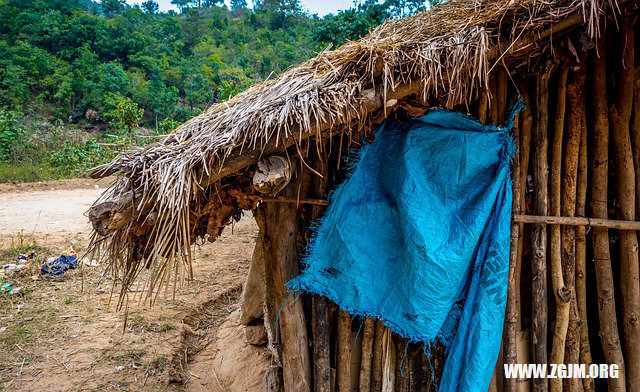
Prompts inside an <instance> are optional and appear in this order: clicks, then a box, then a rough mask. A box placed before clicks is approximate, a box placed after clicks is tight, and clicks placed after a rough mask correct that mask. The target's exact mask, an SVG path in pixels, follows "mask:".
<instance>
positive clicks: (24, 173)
mask: <svg viewBox="0 0 640 392" xmlns="http://www.w3.org/2000/svg"><path fill="white" fill-rule="evenodd" d="M70 177H73V176H72V175H67V176H65V175H64V173H63V172H62V171H60V170H58V169H56V168H53V167H51V166H49V165H48V164H46V163H33V162H0V183H2V182H9V183H13V184H16V183H19V182H36V181H46V180H58V179H61V178H70Z"/></svg>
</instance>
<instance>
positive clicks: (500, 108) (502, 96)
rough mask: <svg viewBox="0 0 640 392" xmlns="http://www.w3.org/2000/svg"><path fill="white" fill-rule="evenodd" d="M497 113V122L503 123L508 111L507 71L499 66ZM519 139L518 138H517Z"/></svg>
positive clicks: (497, 76)
mask: <svg viewBox="0 0 640 392" xmlns="http://www.w3.org/2000/svg"><path fill="white" fill-rule="evenodd" d="M495 103H496V115H497V117H496V118H497V121H498V122H497V124H500V125H502V124H503V123H504V121H505V117H506V113H507V72H506V71H505V70H504V68H502V67H498V70H497V72H496V97H495ZM516 140H518V139H516Z"/></svg>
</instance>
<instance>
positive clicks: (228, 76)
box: [0, 0, 427, 182]
mask: <svg viewBox="0 0 640 392" xmlns="http://www.w3.org/2000/svg"><path fill="white" fill-rule="evenodd" d="M172 3H174V4H176V5H177V6H178V7H179V9H180V12H179V13H176V12H168V13H160V12H158V5H157V3H156V2H154V1H146V2H144V3H143V4H142V5H141V6H134V7H131V6H127V5H126V4H125V2H124V0H102V1H99V2H96V1H91V0H0V182H7V181H33V180H39V179H45V178H55V177H70V176H79V175H83V174H84V173H86V170H87V169H88V168H91V167H93V166H95V165H98V164H100V163H103V162H105V161H107V160H109V159H111V158H112V157H113V156H115V154H117V152H118V151H122V150H124V149H126V148H129V147H130V146H132V145H143V144H145V143H149V142H151V141H153V140H155V139H157V137H158V136H159V135H163V134H166V133H167V132H170V131H171V130H172V129H173V128H175V127H176V126H177V125H178V124H179V123H181V122H183V121H185V120H187V119H188V118H190V117H192V116H194V115H197V114H198V113H200V112H201V111H202V110H203V109H204V108H205V107H207V106H208V105H210V104H212V103H215V102H222V101H225V100H228V99H229V98H230V97H232V96H234V95H236V94H237V93H239V92H241V91H242V90H244V89H246V88H247V87H249V86H250V85H252V84H254V83H256V82H259V81H262V80H265V79H268V78H271V77H274V75H277V74H279V73H281V72H283V71H285V70H286V69H287V68H289V67H291V66H293V65H295V64H297V63H300V62H302V61H304V60H306V59H308V58H310V57H312V56H314V55H315V54H316V53H318V52H319V51H322V50H325V49H326V48H328V47H331V46H334V47H335V46H338V45H341V44H342V43H344V42H345V41H346V40H349V39H358V38H359V37H361V36H363V35H365V34H366V33H368V32H369V31H370V30H371V29H372V28H374V27H375V26H376V25H378V24H380V23H382V22H383V21H384V20H386V19H388V18H397V17H402V16H405V15H408V14H412V13H415V12H418V11H420V10H423V9H425V7H427V4H425V2H423V1H416V0H387V1H384V2H382V1H374V0H365V1H361V2H359V3H358V5H357V6H356V7H354V8H352V9H349V10H346V11H340V12H339V13H337V14H330V15H327V16H325V17H322V18H320V17H318V16H316V15H309V14H308V13H307V12H305V11H304V10H303V9H302V7H301V5H300V3H299V1H298V0H263V1H261V2H257V4H255V5H254V7H253V8H248V7H247V3H246V2H245V1H244V0H232V1H231V2H230V3H227V4H229V7H227V5H225V4H224V3H223V2H221V1H212V0H173V1H172Z"/></svg>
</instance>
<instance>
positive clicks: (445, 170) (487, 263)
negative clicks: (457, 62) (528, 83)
mask: <svg viewBox="0 0 640 392" xmlns="http://www.w3.org/2000/svg"><path fill="white" fill-rule="evenodd" d="M511 117H512V118H513V117H514V116H511ZM510 123H512V120H511V121H510ZM509 128H511V125H509V126H507V127H496V126H485V125H483V124H480V123H478V122H476V121H474V120H472V119H471V118H469V117H467V116H465V115H462V114H459V113H454V112H450V111H444V110H434V111H431V112H429V113H428V114H427V115H425V116H423V117H420V118H411V119H406V120H400V121H397V120H387V121H386V122H385V123H384V124H383V125H382V126H381V128H380V129H379V130H378V131H377V133H376V138H375V141H374V142H373V143H372V144H370V145H366V146H364V147H363V148H362V149H361V151H360V156H359V160H358V162H357V163H356V164H355V166H354V168H353V172H352V174H351V175H350V177H349V178H348V179H347V180H346V181H345V182H344V183H342V184H341V185H340V186H339V187H338V188H337V189H336V190H335V192H334V193H333V194H332V195H331V197H330V201H331V203H330V205H329V207H328V208H327V211H326V213H325V216H324V217H323V218H322V220H321V221H320V224H319V225H318V226H317V228H316V233H315V237H314V238H313V239H312V241H311V243H310V245H309V248H308V253H307V256H306V258H305V264H306V267H305V269H304V271H303V272H302V274H301V275H300V276H298V277H296V278H294V279H292V280H291V281H289V282H288V284H287V286H288V287H289V289H290V290H291V291H293V292H299V291H306V292H311V293H316V294H321V295H325V296H327V297H328V298H330V299H331V300H333V301H334V302H336V303H337V304H338V305H339V306H340V307H341V308H342V309H344V310H347V311H349V312H350V313H352V314H354V315H365V316H373V317H377V318H380V319H381V320H382V321H383V322H384V324H386V325H387V326H389V327H390V328H391V329H392V330H393V331H395V332H397V333H399V334H401V335H403V336H405V337H408V338H409V339H410V340H412V341H416V342H423V343H425V345H426V347H427V348H428V347H430V345H431V344H432V343H433V342H434V341H435V340H436V339H439V340H440V341H441V342H442V343H444V345H445V346H446V347H447V360H446V363H445V368H444V371H443V376H442V380H441V383H440V390H441V391H481V392H485V391H486V390H487V389H488V386H489V383H490V380H491V376H492V373H493V369H494V367H495V364H496V359H497V356H498V352H499V350H500V341H501V337H502V328H503V322H504V311H505V305H506V298H507V278H508V267H509V237H510V219H511V181H510V173H509V164H510V158H511V155H512V154H513V152H514V150H515V145H514V143H513V141H512V139H511V137H510V135H509V130H510V129H509Z"/></svg>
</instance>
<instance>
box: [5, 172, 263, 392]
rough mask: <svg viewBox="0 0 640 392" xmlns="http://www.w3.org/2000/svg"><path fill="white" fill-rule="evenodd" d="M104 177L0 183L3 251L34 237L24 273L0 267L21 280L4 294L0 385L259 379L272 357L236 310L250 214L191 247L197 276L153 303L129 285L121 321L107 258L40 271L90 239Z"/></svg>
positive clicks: (180, 385) (174, 387) (111, 386)
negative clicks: (53, 274) (32, 256)
mask: <svg viewBox="0 0 640 392" xmlns="http://www.w3.org/2000/svg"><path fill="white" fill-rule="evenodd" d="M107 184H108V181H107V182H105V181H103V182H101V183H95V182H93V181H91V180H69V181H60V182H51V183H41V184H26V185H18V186H15V185H6V184H0V262H7V261H9V262H10V261H12V260H10V259H9V258H10V257H15V256H9V255H15V254H17V253H18V252H24V249H26V248H28V247H35V248H37V249H38V256H37V257H36V260H35V261H33V262H32V266H31V267H30V270H29V271H28V272H27V273H24V274H22V275H20V276H4V277H1V276H0V281H1V282H3V283H5V282H10V283H13V284H14V285H15V286H21V287H23V289H24V290H23V291H22V293H23V294H21V295H16V296H9V297H7V296H3V295H0V391H2V390H7V391H14V390H15V391H31V390H51V391H78V390H82V391H85V390H86V391H93V390H100V391H102V390H133V391H158V390H170V391H201V390H210V391H253V390H259V389H260V385H261V382H262V372H263V369H266V367H267V366H268V364H269V362H268V361H269V360H268V358H269V357H268V355H267V353H266V349H264V348H262V347H254V346H250V345H248V344H246V342H245V341H244V338H243V337H244V330H243V329H242V327H241V326H239V325H238V310H237V309H238V305H237V301H238V298H239V295H240V293H241V289H242V283H243V281H244V279H245V276H246V273H247V270H248V266H249V260H250V259H251V255H252V251H253V241H254V239H255V236H256V232H257V228H256V225H255V223H254V221H253V220H252V219H251V218H243V219H242V220H241V221H240V222H238V223H237V224H236V225H235V227H234V230H233V231H232V230H229V229H227V230H225V232H223V234H222V235H221V236H220V237H219V238H218V240H217V241H216V242H215V243H213V244H206V245H203V246H199V247H197V248H196V249H195V250H194V261H193V269H194V275H195V280H194V281H192V282H189V283H188V284H187V285H186V286H185V287H183V288H182V289H180V290H178V292H177V295H176V297H175V298H172V297H171V295H169V296H168V297H164V298H160V299H159V300H158V302H157V303H156V304H155V305H154V306H153V307H150V306H149V305H148V304H144V303H143V304H140V303H138V301H136V300H135V298H136V296H139V293H138V292H137V291H136V290H132V291H131V292H130V294H128V295H129V296H130V297H131V298H132V302H130V303H129V305H128V306H127V307H128V322H127V324H126V327H125V325H124V323H123V321H124V312H123V311H119V310H117V309H115V308H114V305H113V301H112V300H111V299H110V294H109V293H110V291H111V288H112V281H111V279H110V277H109V276H107V277H106V278H102V277H101V275H102V271H103V270H104V265H101V266H98V267H84V268H82V269H80V270H72V271H68V272H67V273H65V274H64V275H63V276H62V277H61V278H56V279H43V278H41V277H38V276H37V274H36V271H37V270H38V267H39V265H40V264H41V263H42V260H45V259H46V258H47V257H49V256H56V255H59V254H60V252H61V251H62V250H64V249H66V248H67V247H69V246H70V245H73V247H74V249H75V250H76V251H77V252H79V253H80V252H82V251H83V250H84V249H85V248H86V246H87V241H88V234H89V229H90V227H89V224H88V220H87V218H86V217H84V215H83V213H84V212H85V211H86V210H87V209H88V208H89V207H90V206H91V204H92V203H93V202H94V201H95V200H96V199H97V198H98V196H99V195H100V194H101V193H102V191H103V190H104V189H105V187H106V186H107ZM96 185H97V187H96ZM25 247H26V248H25ZM123 328H124V329H123Z"/></svg>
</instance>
